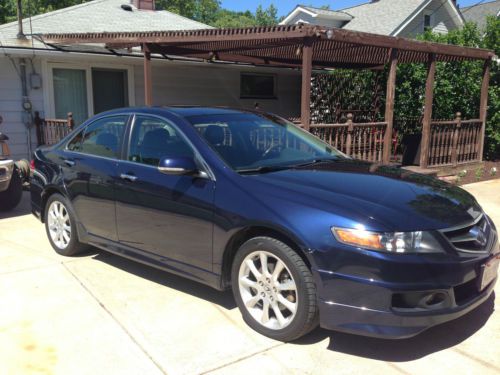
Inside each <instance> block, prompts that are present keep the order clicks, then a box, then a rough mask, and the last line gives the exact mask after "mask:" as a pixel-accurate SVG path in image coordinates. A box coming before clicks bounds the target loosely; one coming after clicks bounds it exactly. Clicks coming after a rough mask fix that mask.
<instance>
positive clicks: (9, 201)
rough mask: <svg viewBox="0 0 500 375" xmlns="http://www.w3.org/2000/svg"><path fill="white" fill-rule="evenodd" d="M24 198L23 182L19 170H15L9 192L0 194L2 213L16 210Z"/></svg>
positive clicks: (0, 209)
mask: <svg viewBox="0 0 500 375" xmlns="http://www.w3.org/2000/svg"><path fill="white" fill-rule="evenodd" d="M22 196H23V182H22V181H21V176H19V172H18V170H17V168H14V171H13V172H12V177H11V179H10V183H9V187H8V188H7V190H5V191H2V192H1V193H0V211H10V210H12V209H14V208H15V207H16V206H17V205H18V204H19V202H20V201H21V198H22Z"/></svg>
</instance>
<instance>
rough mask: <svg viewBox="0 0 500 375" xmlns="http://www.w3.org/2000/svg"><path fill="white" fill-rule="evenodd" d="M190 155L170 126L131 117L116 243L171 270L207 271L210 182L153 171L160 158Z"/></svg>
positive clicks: (119, 190) (161, 121) (119, 188)
mask: <svg viewBox="0 0 500 375" xmlns="http://www.w3.org/2000/svg"><path fill="white" fill-rule="evenodd" d="M194 155H195V152H194V151H193V149H192V147H191V146H190V144H189V143H188V142H187V141H186V140H185V138H184V136H183V135H182V134H181V132H180V131H179V130H178V128H177V127H175V126H174V125H173V124H172V123H171V122H169V121H167V120H164V119H160V118H157V117H150V116H146V115H138V116H136V118H135V121H134V124H133V127H132V131H131V137H130V148H129V151H128V153H127V160H126V161H122V162H120V164H119V171H118V172H119V175H120V176H122V177H123V179H119V180H118V182H117V185H116V217H117V230H118V239H119V241H120V242H121V243H123V244H124V245H127V246H131V247H134V248H136V249H139V250H143V251H146V252H148V253H153V254H156V255H158V256H160V258H161V259H162V262H165V263H167V264H169V265H170V266H173V267H176V266H179V267H180V268H182V264H189V265H192V266H196V267H199V268H202V269H204V270H208V271H211V269H212V229H213V223H212V218H213V199H214V188H215V184H214V182H213V181H212V180H209V179H206V178H199V177H194V176H178V175H177V176H176V175H167V174H163V173H161V172H159V170H158V169H157V166H158V163H159V161H160V158H162V157H166V156H169V157H173V156H191V157H195V156H194ZM180 263H182V264H180Z"/></svg>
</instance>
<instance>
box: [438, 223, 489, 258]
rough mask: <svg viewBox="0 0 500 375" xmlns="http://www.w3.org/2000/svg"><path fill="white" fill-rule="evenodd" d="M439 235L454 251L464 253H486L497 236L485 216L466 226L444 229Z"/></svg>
mask: <svg viewBox="0 0 500 375" xmlns="http://www.w3.org/2000/svg"><path fill="white" fill-rule="evenodd" d="M441 233H443V234H444V236H445V237H446V238H447V239H448V241H449V242H450V243H451V244H452V245H453V246H454V247H455V249H457V250H459V251H466V252H487V251H488V250H489V249H490V247H491V246H492V244H494V243H495V241H496V236H497V234H496V233H495V231H494V230H493V229H492V227H491V224H490V222H489V220H488V218H487V216H486V215H481V216H479V217H478V218H477V219H476V220H475V221H474V222H472V223H470V224H468V225H464V226H460V227H454V228H449V229H444V230H442V231H441Z"/></svg>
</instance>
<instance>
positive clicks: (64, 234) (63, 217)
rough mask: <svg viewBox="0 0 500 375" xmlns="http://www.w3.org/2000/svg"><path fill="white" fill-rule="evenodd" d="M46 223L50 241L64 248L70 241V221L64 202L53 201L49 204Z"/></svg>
mask: <svg viewBox="0 0 500 375" xmlns="http://www.w3.org/2000/svg"><path fill="white" fill-rule="evenodd" d="M47 224H48V228H49V234H50V238H51V240H52V242H53V243H54V244H55V246H57V248H59V249H61V250H64V249H65V248H66V247H68V245H69V242H70V241H71V221H70V218H69V213H68V210H67V209H66V207H65V206H64V204H62V203H61V202H59V201H54V202H52V203H51V205H50V206H49V210H48V216H47Z"/></svg>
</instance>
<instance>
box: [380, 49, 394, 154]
mask: <svg viewBox="0 0 500 375" xmlns="http://www.w3.org/2000/svg"><path fill="white" fill-rule="evenodd" d="M397 65H398V50H397V49H395V48H391V52H390V68H389V77H388V78H387V93H386V99H385V122H386V123H387V128H386V130H385V137H384V153H383V158H382V161H383V162H384V163H388V162H389V159H390V157H391V147H392V127H393V122H394V100H395V95H396V69H397Z"/></svg>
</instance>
